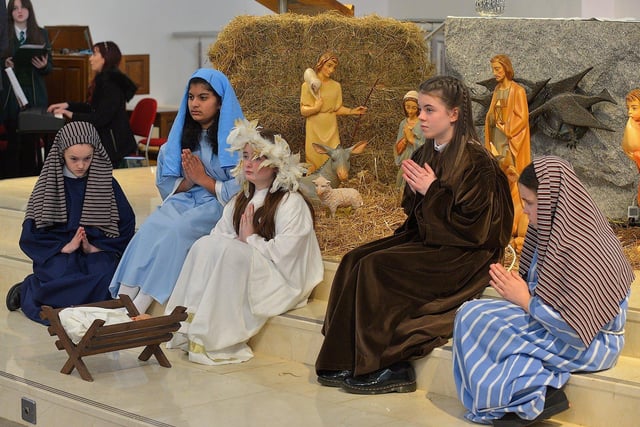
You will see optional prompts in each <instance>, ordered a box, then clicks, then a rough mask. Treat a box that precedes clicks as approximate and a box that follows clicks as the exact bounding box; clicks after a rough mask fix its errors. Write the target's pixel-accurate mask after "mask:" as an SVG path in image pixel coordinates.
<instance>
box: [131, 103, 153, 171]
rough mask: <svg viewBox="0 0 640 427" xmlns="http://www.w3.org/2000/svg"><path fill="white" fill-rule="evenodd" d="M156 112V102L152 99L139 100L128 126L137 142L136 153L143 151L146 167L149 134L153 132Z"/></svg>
mask: <svg viewBox="0 0 640 427" xmlns="http://www.w3.org/2000/svg"><path fill="white" fill-rule="evenodd" d="M157 112H158V102H157V101H156V100H155V99H153V98H143V99H141V100H140V101H139V102H138V103H137V104H136V106H135V108H134V109H133V111H132V112H131V117H130V118H129V125H130V126H131V130H132V131H133V134H134V136H135V137H136V140H137V141H138V153H139V152H141V151H144V153H145V156H144V157H145V159H146V161H147V165H148V164H149V152H148V148H149V143H150V141H151V132H152V131H153V122H154V121H155V120H156V113H157Z"/></svg>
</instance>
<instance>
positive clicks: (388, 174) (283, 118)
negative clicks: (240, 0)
mask: <svg viewBox="0 0 640 427" xmlns="http://www.w3.org/2000/svg"><path fill="white" fill-rule="evenodd" d="M328 50H329V51H332V52H334V53H335V54H336V55H337V57H338V60H339V64H338V67H337V69H336V72H335V74H334V76H333V78H334V79H335V80H337V81H338V82H340V83H341V85H342V95H343V103H344V105H345V106H347V107H356V106H358V105H362V104H363V103H364V102H365V99H366V98H367V95H368V94H369V93H370V92H371V89H372V87H373V85H374V83H375V82H376V80H377V81H378V83H377V85H376V87H375V89H374V90H373V91H372V92H371V96H370V98H369V101H368V103H367V107H368V108H369V111H368V112H367V114H365V115H364V116H362V117H361V118H360V119H358V118H357V116H348V117H345V116H339V117H338V124H339V128H340V138H341V141H342V145H345V146H350V145H352V144H353V143H355V142H356V141H360V140H367V141H369V145H368V148H367V150H366V151H365V154H363V155H360V156H357V157H359V158H358V159H355V158H354V162H353V169H352V170H353V171H355V172H357V171H360V170H364V169H367V170H370V171H374V170H375V171H377V178H378V179H379V180H380V181H381V182H383V183H392V182H393V180H394V179H395V175H396V172H397V167H396V166H395V165H394V164H393V155H392V144H393V142H395V138H396V134H397V129H398V125H399V123H400V121H401V120H402V119H403V118H404V116H403V113H402V102H401V100H402V97H403V96H404V94H405V93H406V92H407V91H409V90H412V89H416V88H417V86H418V85H419V84H420V82H422V81H423V80H425V79H426V78H428V77H430V76H431V75H433V72H434V68H433V66H432V64H431V63H430V62H429V61H428V47H427V44H426V43H425V40H424V33H423V31H422V30H421V29H420V28H419V27H418V26H417V25H416V24H413V23H406V22H400V21H398V20H395V19H391V18H382V17H379V16H375V15H372V16H367V17H363V18H349V17H344V16H342V15H339V14H337V13H325V14H321V15H316V16H306V15H297V14H291V13H287V14H280V15H268V16H239V17H237V18H235V19H233V20H232V21H231V22H230V23H229V24H228V25H227V26H226V27H225V28H224V29H223V30H222V31H221V32H220V34H219V35H218V38H217V40H216V42H215V43H214V44H213V45H211V46H210V48H209V59H210V61H211V63H212V64H213V66H214V67H215V68H217V69H219V70H220V71H222V72H224V73H225V74H226V75H227V76H228V77H229V80H230V81H231V83H232V84H233V86H234V88H235V90H236V92H237V95H238V99H239V101H240V104H241V105H242V108H243V111H244V113H245V115H246V116H247V117H248V118H249V119H258V121H259V122H260V123H261V125H262V126H264V127H266V128H270V129H273V130H276V131H278V132H281V133H282V135H283V136H284V137H285V139H287V141H288V142H289V144H290V145H291V147H292V151H294V152H300V153H304V118H303V117H302V116H301V115H300V87H301V85H302V82H303V73H304V70H305V69H306V68H309V67H313V66H314V65H315V63H316V61H317V59H318V57H319V56H320V55H321V54H322V53H324V52H325V51H328ZM358 122H359V123H358ZM356 130H357V132H355V135H354V131H356Z"/></svg>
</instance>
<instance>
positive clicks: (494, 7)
mask: <svg viewBox="0 0 640 427" xmlns="http://www.w3.org/2000/svg"><path fill="white" fill-rule="evenodd" d="M504 2H505V0H476V12H478V14H479V15H480V16H500V15H502V14H503V13H504Z"/></svg>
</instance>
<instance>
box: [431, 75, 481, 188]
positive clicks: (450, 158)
mask: <svg viewBox="0 0 640 427" xmlns="http://www.w3.org/2000/svg"><path fill="white" fill-rule="evenodd" d="M419 92H420V93H422V94H424V95H431V96H435V97H438V98H440V100H442V102H443V103H444V104H445V106H446V107H447V109H449V110H453V109H455V108H457V109H458V120H457V121H456V122H455V124H454V126H453V127H454V128H453V137H452V138H451V141H450V142H449V146H448V147H447V149H446V150H444V151H443V152H442V156H443V168H442V170H441V171H439V173H440V175H439V177H440V178H441V179H444V180H445V181H448V180H451V179H454V178H456V177H458V175H459V174H460V173H461V171H460V170H459V169H460V168H459V167H457V166H458V165H459V164H460V161H461V159H462V155H463V153H464V151H465V145H466V144H467V143H475V144H480V143H479V142H478V141H479V139H478V134H477V133H476V128H475V126H474V124H473V112H472V110H471V95H470V94H469V89H468V88H467V86H465V85H464V83H462V81H460V80H458V79H457V78H455V77H451V76H435V77H432V78H430V79H429V80H426V81H424V82H422V84H420V89H419Z"/></svg>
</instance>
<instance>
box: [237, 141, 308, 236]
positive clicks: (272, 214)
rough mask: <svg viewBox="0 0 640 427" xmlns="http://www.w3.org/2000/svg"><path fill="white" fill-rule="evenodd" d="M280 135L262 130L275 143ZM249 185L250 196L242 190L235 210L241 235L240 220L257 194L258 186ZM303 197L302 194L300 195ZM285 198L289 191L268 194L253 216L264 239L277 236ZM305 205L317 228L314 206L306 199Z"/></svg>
mask: <svg viewBox="0 0 640 427" xmlns="http://www.w3.org/2000/svg"><path fill="white" fill-rule="evenodd" d="M277 134H279V133H278V132H274V131H272V130H268V129H261V130H260V136H262V137H263V138H264V139H266V140H268V141H270V142H271V143H273V142H274V136H275V135H277ZM274 177H275V175H274ZM248 184H249V191H248V193H249V195H248V196H247V195H245V193H244V191H243V190H240V192H239V193H238V196H237V197H236V203H235V206H234V209H233V228H234V229H235V231H236V233H237V234H240V218H241V217H242V214H243V213H244V211H245V209H246V208H247V205H248V204H249V202H250V201H251V199H252V198H253V195H254V194H255V192H256V186H255V185H254V184H253V183H252V182H248ZM300 194H301V195H302V193H300ZM285 196H287V197H288V196H289V191H286V190H282V189H279V190H278V191H275V192H273V193H272V192H271V191H269V192H267V196H266V197H265V199H264V204H263V205H262V206H261V207H259V208H258V209H256V211H255V212H254V214H253V227H254V230H255V232H256V234H258V235H260V236H262V237H264V238H265V239H267V240H271V239H273V238H274V237H275V236H276V221H275V220H276V210H277V209H278V206H279V205H280V202H281V201H282V199H283V198H284V197H285ZM302 197H303V198H304V201H305V203H306V204H307V206H308V207H309V211H310V212H311V218H312V219H313V225H314V228H315V212H314V210H313V206H312V205H311V203H310V202H309V200H308V199H307V198H306V197H304V195H302Z"/></svg>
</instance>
